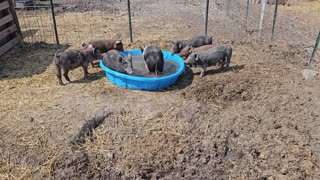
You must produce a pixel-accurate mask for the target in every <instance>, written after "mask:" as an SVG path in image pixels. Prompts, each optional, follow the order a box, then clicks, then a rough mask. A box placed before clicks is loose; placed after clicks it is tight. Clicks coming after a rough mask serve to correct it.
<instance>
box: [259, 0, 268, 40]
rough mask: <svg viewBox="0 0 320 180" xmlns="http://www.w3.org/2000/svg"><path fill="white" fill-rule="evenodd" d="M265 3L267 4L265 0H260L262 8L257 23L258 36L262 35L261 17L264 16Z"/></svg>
mask: <svg viewBox="0 0 320 180" xmlns="http://www.w3.org/2000/svg"><path fill="white" fill-rule="evenodd" d="M266 4H267V0H262V8H261V15H260V24H259V37H260V38H261V36H262V28H263V18H264V13H265V10H266Z"/></svg>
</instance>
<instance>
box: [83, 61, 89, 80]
mask: <svg viewBox="0 0 320 180" xmlns="http://www.w3.org/2000/svg"><path fill="white" fill-rule="evenodd" d="M82 68H83V72H84V78H87V77H88V74H89V73H88V63H84V64H83V65H82Z"/></svg>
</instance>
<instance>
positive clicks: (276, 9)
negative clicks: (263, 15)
mask: <svg viewBox="0 0 320 180" xmlns="http://www.w3.org/2000/svg"><path fill="white" fill-rule="evenodd" d="M278 2H279V0H276V6H275V8H274V16H273V23H272V34H271V41H273V37H274V28H275V25H276V20H277V12H278Z"/></svg>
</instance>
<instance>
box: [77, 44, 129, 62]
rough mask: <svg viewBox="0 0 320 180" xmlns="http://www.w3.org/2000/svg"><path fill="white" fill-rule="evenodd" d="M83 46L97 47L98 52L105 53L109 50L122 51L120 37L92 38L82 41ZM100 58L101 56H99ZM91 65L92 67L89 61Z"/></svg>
mask: <svg viewBox="0 0 320 180" xmlns="http://www.w3.org/2000/svg"><path fill="white" fill-rule="evenodd" d="M82 47H83V48H97V49H98V50H99V51H100V53H101V54H102V53H106V52H108V51H110V50H118V51H120V52H121V51H124V49H123V44H122V39H105V40H92V41H88V42H83V43H82ZM100 59H102V56H101V57H100ZM91 65H92V67H94V65H93V62H92V61H91Z"/></svg>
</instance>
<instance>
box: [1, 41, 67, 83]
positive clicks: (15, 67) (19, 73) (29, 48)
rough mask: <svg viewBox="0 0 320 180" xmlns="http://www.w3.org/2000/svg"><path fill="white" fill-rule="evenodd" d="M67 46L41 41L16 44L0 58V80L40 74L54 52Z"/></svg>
mask: <svg viewBox="0 0 320 180" xmlns="http://www.w3.org/2000/svg"><path fill="white" fill-rule="evenodd" d="M68 47H69V45H56V44H47V43H43V42H41V43H32V44H28V43H25V44H24V45H23V46H18V45H17V46H16V47H14V48H13V49H11V50H10V51H8V52H7V53H5V54H4V55H2V56H1V58H0V80H1V79H16V78H23V77H31V76H33V75H37V74H42V73H43V72H44V71H46V69H47V68H48V66H49V65H50V64H51V63H52V60H53V56H54V54H55V53H57V52H62V51H64V50H66V49H67V48H68Z"/></svg>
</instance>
